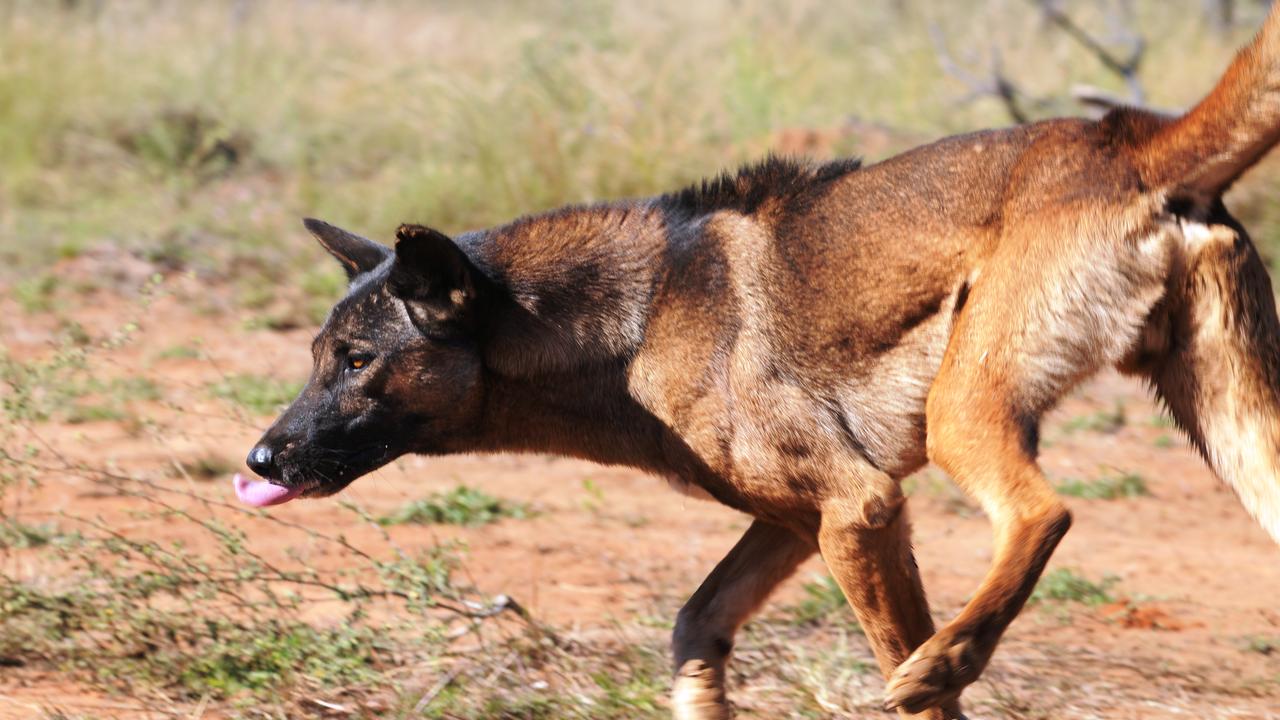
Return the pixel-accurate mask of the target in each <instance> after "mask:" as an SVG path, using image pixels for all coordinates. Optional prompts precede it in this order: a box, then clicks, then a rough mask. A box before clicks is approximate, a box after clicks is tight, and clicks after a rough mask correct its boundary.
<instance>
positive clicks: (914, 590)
mask: <svg viewBox="0 0 1280 720" xmlns="http://www.w3.org/2000/svg"><path fill="white" fill-rule="evenodd" d="M882 477H883V482H882V483H879V485H880V486H881V487H885V488H888V491H887V493H886V497H882V498H881V497H877V498H873V501H874V502H873V504H874V505H875V507H876V510H875V512H874V513H868V512H867V511H866V509H867V507H868V503H867V502H865V501H851V500H847V499H841V498H836V499H831V500H828V501H827V502H826V503H825V504H824V506H823V511H822V526H821V529H820V530H819V532H818V545H819V547H820V549H821V551H822V559H823V560H825V561H826V563H827V567H828V568H829V569H830V570H831V574H832V576H833V577H835V579H836V582H837V583H839V585H840V589H841V590H843V591H844V594H845V597H846V598H848V599H849V604H850V605H852V606H853V610H854V613H855V614H856V615H857V616H858V622H859V623H860V624H861V625H862V629H863V631H864V632H865V633H866V635H867V641H868V642H869V643H870V644H871V649H872V650H874V651H875V654H876V660H877V661H878V662H879V663H880V670H881V672H882V673H884V676H885V678H886V679H887V678H889V677H890V676H891V675H892V674H893V672H894V670H896V669H897V668H898V666H899V665H900V664H902V662H903V661H904V660H906V659H907V656H909V655H910V654H911V652H912V651H913V650H915V649H916V648H917V647H919V646H920V645H921V643H923V642H924V641H926V640H928V639H929V637H930V636H932V635H933V618H932V617H930V615H929V603H928V601H927V600H926V599H925V594H924V587H923V585H922V584H921V582H920V572H919V570H917V568H916V561H915V557H914V556H913V555H912V552H911V525H910V523H909V522H908V520H907V516H906V499H905V498H904V497H903V496H902V495H901V491H900V490H899V489H898V486H897V483H896V482H894V481H893V480H891V479H890V478H888V477H887V476H882ZM901 715H902V716H903V717H912V718H917V719H918V720H963V718H964V716H963V715H961V713H960V703H959V701H958V700H954V699H953V700H950V701H948V702H946V703H945V704H943V705H942V706H941V707H935V708H930V709H927V710H924V711H922V712H921V713H920V714H918V715H914V714H911V713H910V712H908V711H907V710H905V709H904V710H902V711H901Z"/></svg>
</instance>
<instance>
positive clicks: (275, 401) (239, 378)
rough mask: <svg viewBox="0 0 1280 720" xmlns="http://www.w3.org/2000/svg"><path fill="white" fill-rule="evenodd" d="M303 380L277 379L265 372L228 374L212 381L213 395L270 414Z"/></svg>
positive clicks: (250, 410)
mask: <svg viewBox="0 0 1280 720" xmlns="http://www.w3.org/2000/svg"><path fill="white" fill-rule="evenodd" d="M301 390H302V383H300V382H290V381H287V380H280V379H278V378H274V377H267V376H265V375H243V374H242V375H231V376H228V377H227V378H225V379H223V380H221V381H219V382H217V383H214V384H213V386H212V387H211V388H210V392H211V393H212V394H213V395H214V397H218V398H222V399H223V400H227V401H229V402H231V403H233V404H235V405H237V406H239V407H243V408H245V409H246V410H248V411H249V412H251V413H253V414H255V415H270V414H272V413H275V412H277V411H279V410H280V408H281V407H283V406H285V405H288V404H289V403H290V402H292V401H293V399H294V398H295V397H297V396H298V393H299V392H300V391H301Z"/></svg>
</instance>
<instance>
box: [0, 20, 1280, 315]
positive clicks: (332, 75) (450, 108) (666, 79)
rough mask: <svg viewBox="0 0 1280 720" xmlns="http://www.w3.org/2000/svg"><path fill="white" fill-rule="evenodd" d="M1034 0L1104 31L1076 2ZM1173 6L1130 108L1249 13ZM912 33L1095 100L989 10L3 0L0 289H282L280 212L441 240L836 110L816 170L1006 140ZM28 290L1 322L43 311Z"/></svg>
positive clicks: (719, 155) (1181, 75) (767, 140)
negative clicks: (185, 280) (57, 271)
mask: <svg viewBox="0 0 1280 720" xmlns="http://www.w3.org/2000/svg"><path fill="white" fill-rule="evenodd" d="M1059 4H1060V5H1062V6H1064V7H1065V8H1066V9H1067V10H1069V11H1070V12H1071V13H1072V15H1073V16H1074V17H1075V18H1076V19H1077V20H1078V21H1079V22H1080V23H1081V24H1082V25H1085V26H1087V27H1090V28H1092V29H1094V30H1095V31H1096V32H1098V33H1099V34H1100V35H1102V36H1104V37H1105V31H1106V29H1107V27H1108V25H1107V22H1108V18H1107V16H1106V14H1105V12H1104V10H1103V9H1101V5H1100V4H1099V3H1096V2H1084V1H1082V0H1077V1H1076V2H1067V3H1059ZM1176 4H1177V5H1179V6H1185V8H1184V10H1186V12H1169V11H1168V6H1169V3H1164V2H1156V0H1144V1H1142V2H1138V3H1136V7H1137V19H1136V20H1135V23H1134V25H1135V27H1137V28H1138V29H1140V30H1141V31H1142V32H1143V33H1144V34H1145V35H1146V36H1147V38H1148V39H1149V41H1150V49H1149V51H1148V52H1147V55H1146V56H1145V58H1144V61H1143V72H1142V74H1141V80H1142V81H1143V83H1144V85H1145V87H1146V88H1147V93H1148V96H1149V102H1150V103H1151V104H1152V105H1153V106H1155V107H1165V108H1177V107H1185V106H1186V105H1188V104H1190V103H1191V102H1193V101H1194V100H1196V99H1197V98H1198V97H1199V96H1200V95H1201V94H1202V93H1204V92H1205V91H1206V90H1207V89H1208V88H1209V87H1210V85H1211V84H1212V82H1213V81H1214V79H1215V78H1216V77H1217V75H1218V74H1219V73H1220V72H1221V69H1222V67H1223V66H1224V64H1225V62H1226V61H1227V59H1228V58H1229V56H1230V53H1231V52H1232V50H1233V49H1234V47H1235V46H1236V45H1237V44H1238V43H1239V42H1240V41H1241V40H1242V39H1244V38H1245V37H1247V35H1248V34H1249V32H1250V29H1251V28H1252V27H1254V26H1255V25H1256V20H1257V16H1258V14H1259V13H1260V10H1259V9H1258V8H1256V7H1255V6H1253V5H1252V4H1249V5H1245V6H1242V7H1241V8H1240V12H1239V15H1240V17H1239V19H1238V20H1239V22H1238V24H1237V27H1236V29H1235V30H1233V31H1230V32H1225V33H1215V32H1209V31H1207V30H1206V28H1205V27H1204V25H1203V23H1202V22H1201V16H1200V14H1199V12H1198V10H1197V11H1193V9H1196V8H1198V3H1197V2H1195V1H1194V0H1180V1H1179V2H1178V3H1176ZM929 28H940V29H943V30H942V31H941V33H942V35H943V38H944V40H945V43H946V45H947V46H948V47H949V48H952V54H954V55H955V57H956V60H957V62H963V63H966V64H969V65H971V66H972V67H974V68H980V67H985V65H986V64H987V63H988V62H989V60H990V55H991V53H992V51H993V50H998V52H999V57H1000V58H1001V60H1002V63H1003V66H1004V67H1005V68H1009V70H1006V72H1007V73H1008V74H1009V75H1011V76H1012V77H1013V78H1014V79H1015V80H1016V81H1017V82H1018V83H1019V84H1020V87H1021V88H1023V89H1024V90H1025V91H1026V92H1027V93H1028V94H1033V95H1035V96H1038V97H1067V95H1068V91H1069V88H1070V87H1072V86H1073V85H1075V84H1079V83H1087V84H1091V85H1095V86H1099V87H1102V88H1104V89H1110V90H1113V91H1117V92H1118V91H1120V90H1121V89H1122V87H1121V86H1122V83H1121V81H1120V80H1119V79H1118V78H1117V77H1115V76H1113V75H1111V74H1109V73H1108V71H1107V70H1106V68H1105V67H1103V65H1102V63H1100V62H1099V61H1098V59H1097V58H1096V57H1094V56H1092V55H1090V54H1089V53H1088V52H1086V51H1084V50H1083V49H1081V48H1080V47H1079V46H1078V44H1076V43H1074V42H1073V41H1072V40H1070V39H1069V38H1068V37H1066V35H1065V34H1064V33H1062V32H1061V31H1059V30H1056V29H1054V28H1052V27H1050V26H1048V25H1047V24H1046V22H1045V21H1044V19H1043V17H1042V16H1041V15H1040V14H1039V13H1038V11H1037V10H1036V9H1035V8H1034V7H1033V5H1032V3H1029V2H1016V1H1014V0H972V1H970V2H956V3H926V2H911V1H908V0H899V1H896V2H889V1H887V0H886V1H885V2H866V3H846V4H831V3H821V2H817V0H801V2H792V3H767V2H758V1H754V0H747V1H746V2H731V1H730V0H712V1H711V2H705V3H696V4H690V3H675V2H665V1H664V2H658V3H644V4H614V3H608V2H603V0H561V1H559V2H555V3H551V4H545V3H532V2H513V3H494V2H482V3H462V2H438V3H431V4H429V5H427V4H420V3H411V2H397V1H395V0H382V1H380V2H366V3H349V2H341V1H340V0H315V1H314V2H310V3H308V4H307V6H306V8H305V11H304V10H303V9H301V8H299V7H297V6H295V5H292V4H288V3H251V2H241V1H237V0H211V1H210V2H203V3H154V2H146V1H144V0H112V1H109V2H49V1H47V0H9V1H8V2H6V3H4V4H3V6H0V167H2V168H4V172H3V173H0V260H2V261H3V262H2V263H0V265H2V266H3V267H4V268H6V270H4V271H0V273H10V274H14V273H23V274H24V276H25V277H32V276H31V275H29V274H28V273H29V272H30V271H31V269H33V268H40V267H43V266H47V265H48V264H49V263H50V262H53V261H55V260H57V259H58V258H63V257H68V256H75V255H77V254H79V253H82V252H85V251H86V250H89V249H91V248H94V247H97V246H101V245H104V244H106V245H109V246H112V247H118V248H124V249H126V250H128V251H129V252H131V253H134V254H136V255H138V256H139V257H142V258H144V259H146V260H148V261H150V262H153V263H155V264H156V265H157V266H158V267H160V268H162V269H164V268H170V267H191V268H195V269H197V270H200V271H201V272H204V273H208V274H211V275H233V274H234V275H235V276H236V278H237V280H239V281H243V280H244V279H245V278H246V277H248V278H253V277H258V276H261V277H263V278H265V279H280V278H283V277H289V278H296V277H300V276H302V274H304V273H305V272H307V271H308V270H309V269H311V268H314V267H316V266H317V265H318V264H320V263H321V258H320V257H318V254H317V253H315V252H314V250H313V249H312V248H311V247H309V246H308V245H307V244H306V241H305V240H304V237H303V233H302V232H301V231H300V229H299V228H298V227H297V226H296V222H297V220H296V218H297V217H298V216H300V215H304V214H310V215H317V216H323V217H327V218H331V219H333V220H334V221H335V222H339V223H341V224H343V225H346V226H350V227H353V228H355V229H358V230H361V231H364V232H365V233H367V234H369V235H370V236H373V237H381V238H386V237H389V234H390V232H391V231H392V229H393V228H394V227H395V226H396V225H397V224H398V223H400V222H403V221H408V220H412V221H421V222H425V223H429V224H432V225H435V226H438V227H440V228H442V229H444V230H446V231H459V230H463V229H467V228H472V227H477V226H485V225H491V224H495V223H499V222H503V221H505V220H509V219H511V218H513V217H515V216H517V215H520V214H523V213H527V212H531V211H537V210H541V209H545V208H549V207H553V206H557V205H561V204H565V203H572V202H583V201H591V200H596V199H602V198H617V197H626V196H639V195H647V194H652V193H656V192H660V191H664V190H669V189H673V188H675V187H677V186H680V185H682V184H684V183H687V182H690V181H692V180H695V179H697V178H701V177H704V176H706V175H709V174H712V173H714V172H717V171H718V170H719V169H721V168H722V167H725V166H727V165H732V164H735V163H738V162H740V161H743V160H746V159H749V158H754V157H758V156H760V155H761V154H763V153H764V152H766V151H768V150H769V149H770V148H771V147H774V146H776V142H775V140H776V134H777V133H778V132H780V131H783V130H786V129H788V128H819V129H821V128H837V127H841V126H842V125H843V124H845V123H847V121H848V120H849V119H850V118H857V119H859V120H860V121H862V122H864V123H867V125H866V126H865V128H870V129H868V130H866V132H861V131H856V132H853V133H852V134H849V135H847V136H843V137H842V138H841V139H840V140H839V141H838V142H836V143H835V144H834V146H832V147H829V148H824V149H823V151H824V152H825V151H832V152H837V153H847V152H853V151H855V150H858V149H860V148H863V147H868V146H869V143H867V142H866V138H865V137H863V135H865V134H866V133H868V132H872V130H876V129H881V130H885V131H887V132H888V133H889V137H890V140H889V142H888V144H887V145H886V144H884V143H880V144H876V145H874V147H871V149H872V150H873V151H875V152H876V153H877V155H883V154H887V153H888V152H890V151H892V150H896V149H900V148H902V147H906V146H909V145H912V144H915V143H917V142H919V141H921V140H924V139H928V138H931V137H935V136H940V135H943V134H949V133H954V132H960V131H965V130H971V129H975V128H979V127H985V126H991V125H1003V124H1007V123H1008V118H1007V116H1006V114H1005V112H1004V110H1003V108H1002V106H1001V104H1000V103H999V102H998V101H997V100H996V99H994V98H990V97H987V98H979V99H977V100H975V101H972V102H962V101H961V100H962V98H963V96H965V94H966V90H967V88H966V87H965V85H964V84H963V83H961V82H959V81H957V79H956V78H955V77H954V76H953V75H949V74H947V73H945V72H943V71H942V69H941V67H940V63H939V53H938V49H937V47H936V46H935V42H934V40H932V39H931V38H930V34H929ZM993 28H998V29H999V32H998V33H993V32H992V30H993ZM995 35H998V37H994V36H995ZM956 48H965V49H966V50H965V51H963V52H957V51H955V49H956ZM1053 109H1054V110H1057V109H1058V108H1056V107H1055V108H1053ZM1063 109H1065V110H1068V111H1069V110H1070V107H1067V108H1063ZM877 131H878V130H877ZM871 159H876V158H871ZM1269 187H1270V186H1269V185H1267V186H1266V187H1265V188H1264V189H1262V190H1259V189H1258V183H1256V182H1255V183H1254V184H1252V185H1250V186H1248V187H1246V188H1244V189H1243V190H1241V191H1240V193H1239V194H1240V195H1241V196H1242V198H1244V204H1245V205H1246V206H1247V207H1243V208H1242V210H1243V214H1244V215H1246V216H1247V217H1248V219H1250V220H1253V221H1254V228H1255V232H1257V233H1258V234H1259V235H1261V236H1264V237H1270V236H1271V235H1272V234H1274V233H1272V232H1271V230H1272V229H1273V228H1274V226H1275V225H1276V223H1277V221H1280V211H1278V210H1275V209H1273V208H1272V203H1269V202H1264V201H1263V198H1265V197H1266V196H1268V195H1270V192H1269V190H1268V189H1269ZM300 250H301V252H300ZM324 272H325V273H336V271H335V270H333V269H332V268H328V267H325V268H324ZM36 277H37V278H38V276H36ZM41 282H42V281H41V280H39V279H37V280H35V281H32V282H31V284H30V285H28V286H24V289H23V297H24V300H23V302H24V304H30V305H32V306H33V307H37V308H38V307H41V305H42V304H43V303H44V302H45V300H44V299H43V295H44V293H42V291H41V287H42V286H41Z"/></svg>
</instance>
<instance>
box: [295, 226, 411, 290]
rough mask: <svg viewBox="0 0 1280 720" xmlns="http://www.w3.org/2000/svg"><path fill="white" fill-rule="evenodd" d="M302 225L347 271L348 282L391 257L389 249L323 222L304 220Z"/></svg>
mask: <svg viewBox="0 0 1280 720" xmlns="http://www.w3.org/2000/svg"><path fill="white" fill-rule="evenodd" d="M302 224H303V225H305V226H306V228H307V230H308V231H309V232H310V233H311V234H312V235H315V236H316V240H319V241H320V245H321V246H323V247H324V249H325V250H328V251H329V254H330V255H332V256H334V257H335V258H337V259H338V262H340V263H342V269H343V270H346V271H347V279H348V280H354V279H355V277H356V276H357V275H362V274H364V273H367V272H369V271H370V270H373V269H374V268H376V267H378V265H380V264H382V261H383V260H386V259H387V258H389V257H391V248H388V247H387V246H385V245H380V244H378V243H376V242H374V241H372V240H369V239H367V238H362V237H360V236H359V235H356V234H355V233H350V232H347V231H346V230H343V229H342V228H340V227H336V226H334V225H330V224H329V223H327V222H324V221H323V220H316V219H315V218H304V219H303V220H302Z"/></svg>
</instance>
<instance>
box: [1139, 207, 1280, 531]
mask: <svg viewBox="0 0 1280 720" xmlns="http://www.w3.org/2000/svg"><path fill="white" fill-rule="evenodd" d="M1183 232H1184V237H1185V243H1184V248H1185V250H1184V256H1183V262H1182V263H1181V267H1180V268H1179V269H1178V271H1176V272H1175V273H1174V276H1173V278H1172V281H1171V283H1170V288H1169V294H1168V298H1167V300H1166V303H1165V307H1164V308H1163V311H1164V313H1167V315H1165V316H1164V317H1165V318H1167V328H1163V329H1164V334H1165V338H1164V345H1165V347H1164V348H1161V350H1160V351H1157V352H1154V353H1149V354H1148V357H1147V358H1146V359H1145V361H1143V359H1142V358H1141V357H1140V358H1139V361H1138V363H1136V365H1137V366H1136V367H1134V366H1130V367H1122V368H1121V369H1122V370H1126V371H1130V372H1132V371H1137V372H1140V373H1142V374H1144V375H1146V376H1147V377H1148V378H1150V380H1151V381H1152V384H1153V385H1155V388H1156V391H1157V393H1158V394H1159V395H1160V397H1161V398H1162V399H1163V400H1164V401H1165V403H1166V404H1167V405H1168V408H1169V410H1170V412H1171V413H1172V414H1173V417H1174V419H1175V420H1177V422H1178V424H1179V425H1181V426H1182V428H1183V429H1184V430H1186V431H1187V434H1188V435H1189V436H1190V437H1191V441H1192V442H1193V443H1194V444H1195V446H1196V448H1197V449H1198V450H1199V451H1200V453H1201V455H1203V456H1204V458H1205V460H1207V461H1208V463H1209V465H1210V467H1212V468H1213V470H1214V472H1215V473H1216V474H1217V475H1218V477H1219V478H1221V479H1222V480H1223V481H1224V482H1226V483H1227V484H1229V485H1231V487H1232V488H1234V489H1235V491H1236V494H1237V495H1238V496H1239V498H1240V501H1241V502H1242V503H1243V504H1244V506H1245V508H1246V509H1248V511H1249V513H1250V514H1252V515H1253V517H1254V518H1255V519H1257V521H1258V523H1259V524H1261V525H1262V527H1263V528H1264V529H1266V530H1267V532H1269V533H1270V534H1271V536H1272V537H1273V538H1275V539H1276V540H1277V541H1278V542H1280V322H1278V321H1277V318H1276V307H1275V300H1274V296H1273V294H1272V290H1271V281H1270V279H1269V278H1268V277H1267V271H1266V268H1265V267H1264V266H1263V264H1262V260H1261V259H1260V258H1259V257H1258V253H1257V251H1256V250H1255V249H1254V247H1253V243H1252V242H1250V240H1249V238H1248V236H1247V235H1246V234H1245V232H1244V229H1243V228H1241V227H1240V226H1239V225H1238V224H1237V223H1236V222H1235V221H1234V220H1233V219H1232V218H1230V216H1228V215H1226V212H1225V210H1222V209H1221V208H1219V209H1218V210H1217V211H1215V213H1214V215H1211V216H1210V219H1209V220H1208V221H1207V222H1206V223H1195V222H1185V223H1183Z"/></svg>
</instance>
